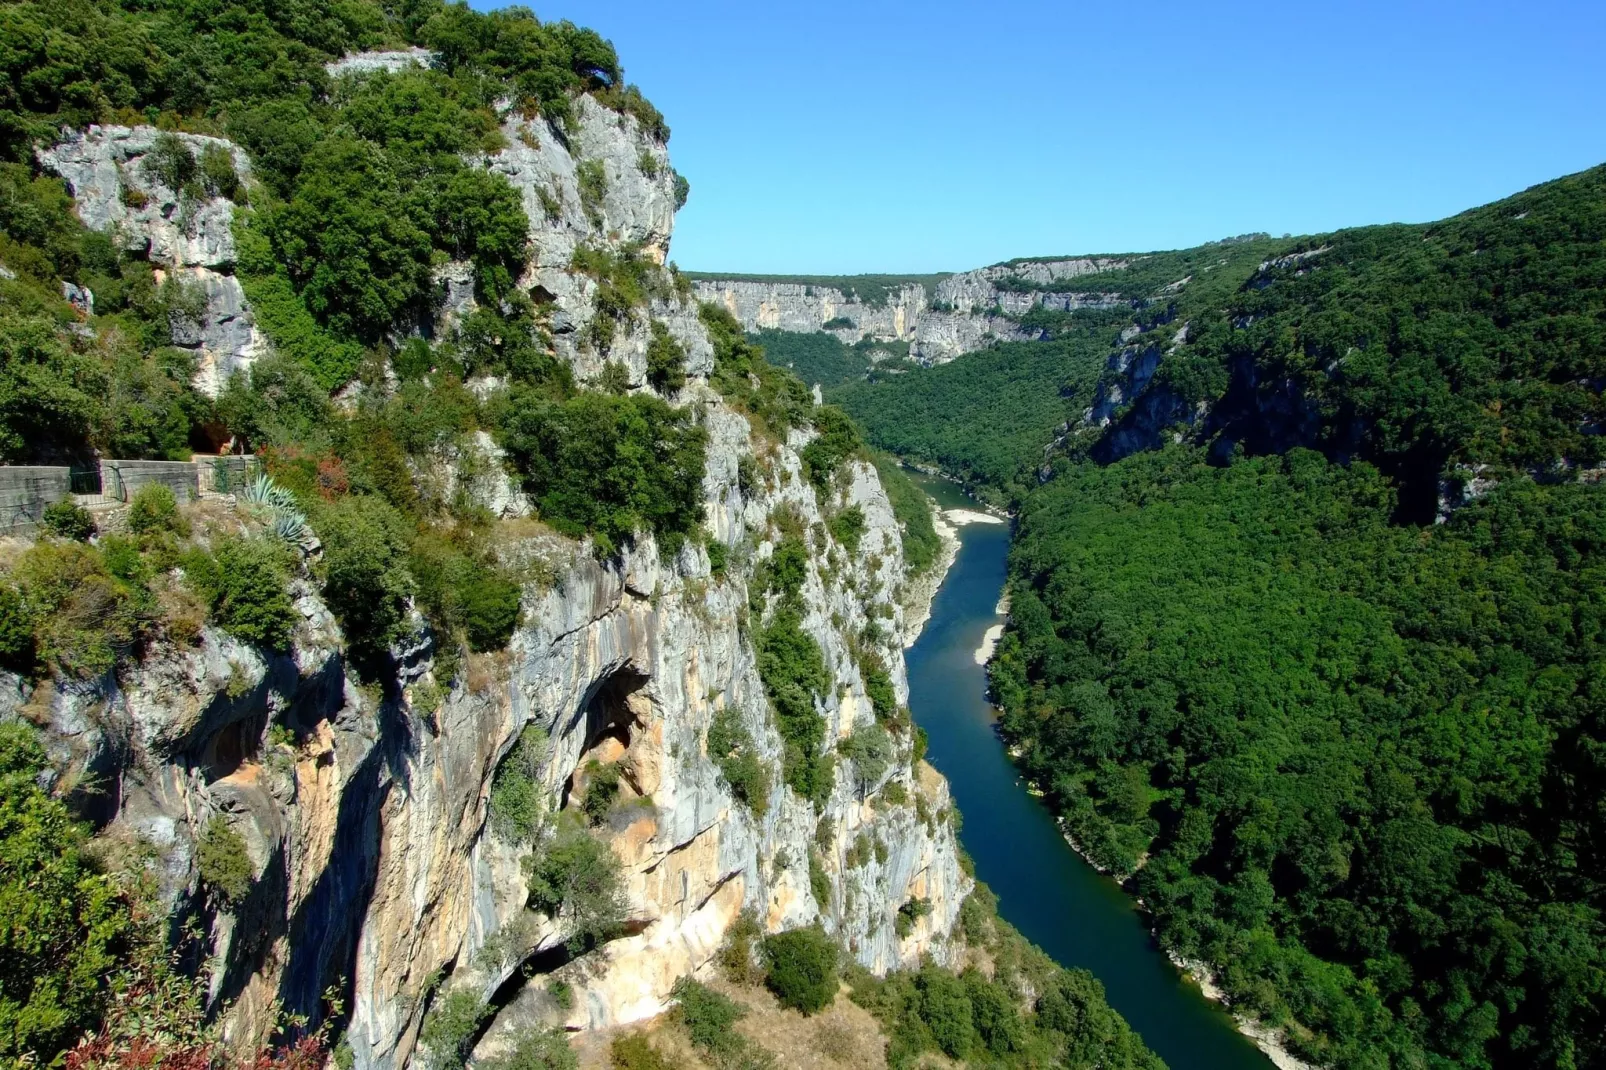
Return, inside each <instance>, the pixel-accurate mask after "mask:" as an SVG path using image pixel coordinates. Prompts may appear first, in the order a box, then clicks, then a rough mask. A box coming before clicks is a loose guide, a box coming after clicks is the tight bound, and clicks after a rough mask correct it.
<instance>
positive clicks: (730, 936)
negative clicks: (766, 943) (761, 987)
mask: <svg viewBox="0 0 1606 1070" xmlns="http://www.w3.org/2000/svg"><path fill="white" fill-rule="evenodd" d="M763 935H764V927H763V926H761V925H760V924H759V923H758V915H757V914H755V913H754V912H753V911H752V909H751V908H749V909H747V910H744V911H742V912H741V913H740V914H738V915H737V916H736V920H735V921H733V922H731V925H730V928H729V929H726V930H725V946H724V947H722V948H720V949H719V965H720V969H721V970H723V971H724V973H725V977H726V978H727V979H728V980H730V981H731V982H732V983H734V984H739V985H750V984H754V983H756V982H758V981H760V980H762V979H763V971H762V970H761V969H759V966H758V963H757V962H756V961H755V953H756V952H757V950H758V948H757V946H756V945H757V942H758V941H759V939H760V938H761V937H763Z"/></svg>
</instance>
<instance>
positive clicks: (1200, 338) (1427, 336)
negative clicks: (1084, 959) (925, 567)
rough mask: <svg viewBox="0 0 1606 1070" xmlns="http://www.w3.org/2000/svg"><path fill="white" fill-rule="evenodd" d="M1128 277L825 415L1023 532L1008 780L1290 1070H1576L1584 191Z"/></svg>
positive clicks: (1599, 835) (1593, 841) (1595, 434)
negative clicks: (1048, 337) (1212, 979)
mask: <svg viewBox="0 0 1606 1070" xmlns="http://www.w3.org/2000/svg"><path fill="white" fill-rule="evenodd" d="M1120 259H1121V260H1123V261H1125V262H1126V263H1127V265H1128V266H1126V267H1124V268H1120V269H1116V270H1104V271H1099V272H1097V273H1092V274H1087V275H1084V276H1080V277H1078V278H1075V279H1072V280H1068V281H1065V282H1062V283H1060V284H1058V288H1060V289H1075V290H1080V291H1082V292H1085V293H1088V294H1098V295H1106V296H1108V295H1114V296H1118V297H1120V298H1122V299H1127V300H1132V301H1134V302H1135V303H1136V305H1137V307H1136V308H1135V309H1134V310H1133V311H1132V312H1130V313H1125V312H1122V311H1119V310H1117V311H1113V312H1112V311H1097V310H1076V311H1070V312H1064V313H1055V312H1049V311H1046V310H1043V309H1041V308H1039V309H1034V310H1033V311H1032V312H1031V313H1029V314H1028V316H1029V318H1030V319H1031V322H1032V323H1033V324H1034V325H1038V326H1045V327H1049V328H1050V329H1051V330H1052V331H1053V333H1054V335H1055V338H1054V340H1053V341H1050V342H1042V343H1030V344H1024V345H1005V346H997V347H995V348H993V349H991V350H987V351H984V352H980V353H974V354H970V355H968V356H965V357H962V358H960V359H959V360H956V361H954V362H953V363H952V364H949V365H944V366H942V367H938V368H932V369H926V370H921V371H916V372H911V373H909V374H904V375H896V376H877V375H875V374H874V373H873V372H872V373H871V374H870V375H869V376H868V378H861V379H858V380H856V381H853V382H851V383H849V384H847V385H844V386H839V387H837V388H835V389H833V390H832V391H831V396H832V397H833V399H834V400H836V401H837V402H838V403H839V404H841V405H842V406H843V407H844V408H845V409H846V410H848V411H849V412H851V413H853V414H854V415H855V416H856V417H857V418H858V419H860V420H861V421H862V422H863V423H864V425H865V426H866V428H867V430H868V433H869V435H870V437H871V439H872V441H874V442H875V443H876V444H878V445H881V446H883V447H885V448H889V449H893V450H895V451H899V452H905V453H907V454H909V455H912V456H915V457H919V458H921V459H923V460H928V461H934V462H936V463H939V464H941V465H943V466H944V467H946V468H947V469H948V470H950V471H951V472H954V473H955V474H958V475H961V476H963V477H965V478H967V479H972V480H978V481H981V482H982V483H983V484H984V486H983V487H982V488H981V492H982V493H983V494H990V495H991V496H993V497H994V498H995V499H996V500H1002V501H1010V502H1014V503H1015V504H1016V505H1018V506H1019V508H1020V519H1019V529H1018V535H1017V543H1016V546H1015V549H1014V551H1013V556H1012V562H1011V580H1010V592H1011V597H1012V608H1011V618H1010V623H1009V628H1008V631H1007V632H1006V635H1005V637H1004V639H1003V641H1002V643H1001V644H1000V646H999V648H998V652H997V655H996V657H995V659H994V661H993V663H992V668H991V675H992V682H993V688H994V692H995V697H996V699H997V701H998V702H999V703H1000V704H1001V706H1002V709H1003V730H1004V733H1005V735H1006V737H1007V738H1008V740H1009V741H1010V742H1011V743H1012V744H1013V745H1015V746H1016V747H1018V748H1019V753H1020V758H1019V761H1020V764H1021V766H1022V769H1023V770H1024V771H1025V772H1026V773H1027V774H1028V775H1029V776H1030V777H1031V778H1032V779H1033V780H1035V781H1036V783H1037V784H1038V785H1039V786H1040V787H1041V788H1042V789H1043V790H1044V791H1045V792H1046V794H1047V798H1048V801H1049V802H1050V804H1051V805H1052V806H1054V807H1055V808H1056V809H1057V810H1058V811H1059V812H1060V813H1061V814H1062V815H1063V817H1064V821H1065V826H1066V828H1067V831H1068V832H1069V833H1070V834H1071V835H1072V836H1073V838H1074V839H1075V840H1076V842H1077V843H1078V845H1079V847H1080V848H1081V849H1082V850H1083V852H1084V853H1085V854H1087V855H1088V856H1089V857H1090V858H1091V859H1093V860H1094V861H1096V862H1097V863H1098V864H1100V865H1101V866H1104V867H1107V868H1109V869H1110V870H1112V871H1114V872H1115V873H1117V874H1120V875H1122V876H1123V877H1126V876H1130V882H1129V887H1130V888H1131V890H1132V891H1133V892H1134V893H1135V894H1136V895H1139V896H1141V897H1142V899H1143V901H1144V903H1145V905H1146V906H1147V908H1148V909H1149V910H1151V911H1152V912H1153V915H1154V918H1155V921H1156V925H1157V930H1158V934H1159V937H1160V939H1161V941H1162V942H1163V943H1164V944H1166V945H1167V946H1168V947H1169V948H1171V949H1173V950H1174V951H1176V952H1178V953H1180V954H1181V955H1183V956H1185V957H1188V958H1193V959H1198V960H1202V961H1203V962H1204V963H1206V964H1207V965H1208V967H1209V969H1210V970H1212V971H1213V972H1214V973H1215V974H1216V976H1217V978H1218V980H1219V981H1220V982H1221V984H1222V987H1223V988H1225V989H1226V991H1227V992H1228V993H1229V995H1230V996H1231V998H1232V999H1233V1001H1234V1002H1235V1004H1236V1005H1237V1006H1239V1007H1240V1008H1241V1009H1244V1010H1246V1011H1248V1012H1249V1013H1251V1014H1253V1015H1255V1016H1258V1017H1261V1018H1263V1019H1265V1020H1267V1021H1269V1022H1272V1023H1274V1024H1278V1025H1281V1026H1283V1027H1284V1028H1285V1031H1286V1034H1287V1041H1288V1044H1289V1046H1290V1047H1291V1048H1292V1049H1293V1050H1294V1051H1296V1052H1297V1053H1299V1054H1301V1055H1303V1056H1305V1057H1307V1058H1309V1059H1311V1060H1312V1061H1314V1062H1316V1063H1317V1064H1320V1065H1333V1066H1346V1067H1347V1066H1369V1067H1370V1066H1375V1067H1384V1066H1394V1067H1409V1066H1423V1065H1447V1066H1450V1065H1453V1066H1466V1067H1481V1066H1495V1067H1513V1068H1515V1067H1530V1066H1546V1067H1582V1066H1592V1065H1598V1064H1599V1063H1600V1062H1601V1061H1602V1060H1603V1059H1606V1049H1603V1048H1602V1041H1601V1038H1602V1036H1603V1033H1606V922H1603V918H1606V914H1603V911H1606V854H1603V850H1606V808H1603V806H1602V802H1601V793H1600V786H1601V785H1602V784H1606V706H1603V705H1602V698H1601V695H1600V694H1599V691H1600V688H1599V678H1600V675H1601V673H1602V670H1603V668H1606V662H1603V661H1602V651H1601V649H1600V644H1601V640H1602V635H1603V622H1602V620H1601V619H1600V615H1599V607H1600V604H1601V603H1602V600H1603V598H1606V594H1603V592H1606V587H1603V581H1606V556H1603V549H1606V547H1603V544H1602V541H1601V540H1602V538H1603V537H1606V491H1603V490H1602V489H1601V488H1600V487H1599V486H1598V485H1597V483H1596V478H1597V476H1598V472H1597V471H1596V469H1595V466H1597V465H1599V464H1600V459H1601V445H1600V443H1601V441H1602V439H1601V438H1600V437H1599V433H1600V421H1601V416H1602V404H1603V403H1602V400H1601V390H1602V387H1603V384H1606V168H1597V169H1595V170H1592V171H1588V172H1584V173H1582V174H1578V175H1573V176H1570V177H1567V178H1564V179H1561V180H1558V181H1556V182H1552V183H1548V184H1546V185H1543V186H1539V187H1535V188H1534V189H1531V190H1528V191H1526V192H1524V193H1521V194H1518V195H1517V196H1515V197H1512V198H1509V199H1508V200H1505V201H1501V202H1499V203H1497V204H1492V205H1489V206H1486V207H1483V208H1478V209H1475V210H1473V211H1470V212H1467V213H1465V214H1463V215H1460V216H1457V217H1455V218H1452V219H1449V220H1445V221H1443V222H1441V223H1437V224H1431V225H1426V226H1383V227H1366V228H1360V229H1356V230H1349V231H1341V232H1338V233H1335V234H1330V235H1321V236H1316V237H1308V238H1300V239H1282V240H1275V239H1270V238H1268V237H1266V236H1264V235H1250V236H1246V237H1245V238H1243V239H1233V240H1230V241H1228V242H1224V243H1219V244H1217V245H1215V246H1210V247H1204V248H1201V249H1194V250H1183V251H1180V252H1175V253H1159V254H1150V255H1148V256H1135V255H1128V256H1123V257H1121V258H1120ZM1008 281H1009V280H1007V279H1006V280H1004V282H1001V283H1000V284H999V288H1000V289H1007V288H1008V285H1006V284H1007V283H1008ZM1021 285H1022V286H1026V287H1033V286H1035V285H1036V284H1032V283H1028V282H1026V281H1025V280H1022V282H1021ZM1117 336H1119V337H1117ZM1039 484H1041V485H1039ZM1446 520H1447V522H1445V521H1446ZM1436 521H1437V522H1436Z"/></svg>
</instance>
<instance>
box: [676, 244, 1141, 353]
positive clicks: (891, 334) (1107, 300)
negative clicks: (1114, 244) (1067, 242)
mask: <svg viewBox="0 0 1606 1070" xmlns="http://www.w3.org/2000/svg"><path fill="white" fill-rule="evenodd" d="M1127 265H1128V261H1126V260H1117V259H1111V258H1109V257H1080V258H1076V259H1065V260H1025V261H1011V262H1009V263H1007V264H995V265H993V266H991V267H985V268H977V269H975V270H973V271H964V272H960V273H959V274H956V275H949V276H946V277H945V278H943V279H941V280H940V281H938V282H937V283H936V285H935V287H933V289H932V291H931V292H929V293H928V292H927V289H926V286H925V285H924V284H922V283H918V282H910V283H907V284H905V285H903V286H900V287H898V288H897V289H896V290H891V291H889V292H887V293H886V295H885V298H884V300H882V301H879V302H875V301H867V300H864V299H863V298H861V297H860V296H859V295H858V294H856V293H854V292H851V287H847V284H846V283H844V286H843V287H838V286H831V285H825V284H818V283H804V282H796V281H786V280H782V279H776V280H773V281H769V280H763V279H750V278H707V277H705V278H700V279H699V280H698V281H697V283H696V287H697V296H698V297H700V298H701V299H702V300H704V301H714V302H717V303H719V304H722V305H724V306H725V308H726V309H728V310H729V311H730V313H731V314H732V315H733V316H735V317H736V319H737V321H738V322H740V323H741V324H742V326H743V327H745V328H746V329H747V330H749V331H757V330H766V329H767V330H781V331H797V332H801V333H811V332H816V331H823V332H824V333H827V334H832V335H835V336H836V337H837V338H838V339H840V340H841V341H843V342H845V343H847V344H850V345H851V344H853V343H856V342H859V341H862V340H864V339H869V340H871V341H877V342H907V343H909V356H910V357H911V358H912V359H914V360H917V361H919V362H920V363H922V364H927V365H931V364H945V363H947V362H948V361H950V360H953V359H954V358H955V357H957V356H961V355H962V354H965V353H970V352H974V351H975V350H978V349H982V348H985V347H987V346H989V345H992V344H994V343H996V342H1025V341H1036V340H1039V339H1041V338H1043V337H1045V334H1044V332H1043V331H1041V330H1039V329H1037V328H1033V327H1029V326H1025V325H1023V324H1022V323H1021V322H1020V318H1021V317H1022V316H1024V315H1026V314H1027V313H1028V312H1030V311H1032V310H1033V309H1034V308H1046V309H1049V310H1052V311H1060V312H1068V311H1072V310H1074V309H1079V308H1117V307H1122V306H1126V305H1128V304H1129V303H1130V302H1128V301H1126V300H1124V299H1122V298H1120V297H1119V296H1118V295H1113V294H1101V293H1088V292H1082V291H1064V290H1058V289H1056V287H1055V284H1056V283H1059V282H1062V281H1063V280H1066V279H1073V278H1077V277H1079V276H1083V275H1090V274H1095V273H1097V272H1101V271H1111V270H1115V269H1118V268H1123V267H1126V266H1127ZM844 287H845V288H844Z"/></svg>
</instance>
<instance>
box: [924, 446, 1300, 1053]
mask: <svg viewBox="0 0 1606 1070" xmlns="http://www.w3.org/2000/svg"><path fill="white" fill-rule="evenodd" d="M917 478H918V479H919V481H920V483H921V485H922V486H923V487H925V489H926V491H927V493H929V494H931V495H932V496H933V497H934V498H936V499H937V501H938V504H940V505H941V506H942V507H943V508H945V509H951V508H967V507H968V508H975V507H976V506H975V503H974V502H972V501H971V500H970V499H968V498H966V497H965V496H964V495H963V494H962V493H961V492H960V491H959V490H958V488H957V487H955V486H954V485H953V484H951V483H947V482H944V481H942V480H938V479H932V478H927V477H917ZM959 537H960V540H961V547H960V550H959V555H958V557H957V558H956V560H955V561H954V564H953V568H952V569H951V570H950V571H949V573H948V578H947V580H946V581H945V582H944V583H943V585H942V588H941V589H940V590H939V591H938V592H937V597H936V600H935V602H934V603H933V605H932V609H931V620H930V621H929V622H927V624H926V628H925V630H924V631H923V632H922V633H921V635H920V638H919V639H918V640H917V641H916V642H915V645H914V646H913V647H911V648H910V649H909V651H908V653H907V660H908V666H909V707H910V709H911V710H912V711H913V713H914V719H915V721H916V722H917V723H918V724H919V725H920V726H921V727H922V728H924V729H925V730H926V733H927V735H929V736H930V740H931V745H930V749H929V750H928V752H927V760H928V761H930V762H931V764H932V765H934V766H936V767H937V769H938V770H940V771H941V772H942V773H943V775H945V776H946V777H947V778H948V783H949V784H950V786H951V787H952V789H953V794H954V800H955V801H956V802H957V803H958V805H959V810H960V813H961V814H962V815H963V816H964V825H963V828H962V829H961V831H960V836H959V838H960V840H961V842H962V843H963V844H964V847H965V850H966V851H968V852H969V853H970V856H971V857H972V858H973V859H975V862H976V876H977V877H978V878H979V879H981V880H983V881H985V882H986V883H987V884H988V886H989V887H991V888H992V890H993V892H994V893H995V894H996V895H997V896H998V912H999V914H1001V915H1002V916H1003V917H1004V919H1005V920H1007V921H1008V922H1009V923H1010V924H1011V925H1013V926H1015V928H1017V929H1019V930H1020V931H1021V932H1022V933H1023V934H1024V935H1025V936H1026V938H1027V939H1028V940H1030V941H1032V942H1033V943H1035V944H1036V945H1037V946H1039V947H1041V948H1042V949H1043V950H1044V951H1046V952H1047V953H1048V954H1049V955H1050V956H1052V957H1053V958H1054V960H1055V961H1056V962H1059V963H1060V964H1061V965H1063V966H1073V967H1081V968H1082V969H1085V970H1088V971H1090V972H1091V973H1092V974H1093V975H1094V976H1095V977H1097V978H1098V979H1099V980H1100V981H1101V982H1103V984H1104V990H1105V993H1106V995H1107V996H1108V997H1109V1001H1110V1005H1111V1006H1113V1007H1114V1008H1115V1009H1116V1010H1117V1011H1119V1012H1120V1013H1121V1015H1122V1016H1123V1017H1125V1018H1126V1020H1127V1022H1129V1023H1130V1024H1131V1026H1132V1028H1133V1029H1136V1030H1137V1031H1138V1033H1140V1034H1141V1035H1142V1037H1143V1040H1144V1042H1145V1043H1146V1044H1148V1046H1149V1048H1150V1049H1151V1050H1153V1051H1154V1052H1155V1053H1156V1054H1158V1055H1159V1056H1160V1058H1162V1059H1164V1060H1165V1061H1166V1063H1167V1064H1168V1065H1169V1066H1170V1067H1171V1070H1268V1068H1269V1067H1270V1066H1271V1061H1270V1060H1269V1059H1268V1058H1267V1057H1266V1056H1265V1055H1263V1054H1262V1053H1261V1052H1260V1050H1259V1049H1258V1048H1256V1047H1255V1045H1254V1043H1253V1042H1252V1041H1251V1040H1249V1038H1247V1037H1245V1036H1244V1035H1243V1034H1241V1033H1239V1032H1238V1030H1237V1029H1236V1027H1235V1026H1234V1024H1233V1021H1232V1018H1231V1016H1229V1015H1228V1014H1227V1012H1226V1011H1225V1010H1223V1009H1222V1008H1221V1007H1220V1006H1219V1005H1218V1004H1215V1003H1212V1002H1211V1001H1210V1000H1207V999H1205V997H1204V995H1203V994H1202V993H1201V992H1200V991H1199V989H1198V988H1197V987H1196V986H1194V985H1192V984H1190V983H1188V982H1187V981H1186V980H1184V978H1183V977H1182V975H1181V974H1180V973H1179V972H1178V970H1177V969H1176V967H1174V966H1173V965H1172V964H1171V962H1170V961H1169V960H1168V959H1167V958H1166V957H1165V955H1164V953H1162V952H1161V951H1160V949H1159V947H1157V946H1156V945H1155V943H1154V940H1153V939H1152V938H1151V937H1150V935H1149V931H1148V929H1147V928H1146V926H1145V925H1144V921H1143V918H1142V916H1141V915H1140V914H1139V913H1138V912H1137V910H1136V909H1135V908H1134V905H1133V901H1132V900H1131V899H1130V898H1129V897H1128V896H1127V895H1126V894H1125V893H1124V892H1122V891H1121V889H1120V888H1119V887H1118V886H1117V885H1116V883H1115V882H1114V881H1112V880H1110V879H1109V878H1108V877H1105V876H1102V875H1100V874H1099V873H1098V871H1096V870H1095V869H1093V867H1091V866H1089V865H1088V864H1087V863H1086V862H1084V861H1083V860H1082V858H1081V856H1079V855H1078V854H1077V853H1076V852H1075V851H1073V850H1071V848H1070V846H1069V845H1068V844H1067V843H1066V842H1065V840H1064V838H1063V837H1062V836H1061V835H1060V832H1059V829H1058V827H1057V826H1056V825H1055V823H1054V820H1053V818H1052V817H1051V816H1050V815H1049V813H1048V811H1047V810H1046V809H1045V808H1044V807H1043V805H1042V804H1041V803H1040V802H1038V800H1036V799H1035V798H1033V797H1032V796H1031V795H1029V794H1027V792H1026V787H1025V785H1024V784H1023V783H1022V782H1021V781H1020V779H1019V778H1018V777H1017V775H1016V771H1015V768H1014V766H1013V765H1012V764H1011V763H1010V761H1009V757H1008V755H1006V754H1005V753H1004V748H1003V747H1002V746H1001V745H1000V743H999V741H998V737H997V736H996V735H995V734H994V731H993V721H994V714H993V709H992V706H991V705H989V704H988V702H987V699H986V694H985V692H986V687H987V678H986V672H985V670H984V669H983V668H982V666H980V665H978V664H976V659H975V652H976V648H977V647H979V646H980V645H981V643H982V636H983V634H984V633H985V632H986V630H987V629H988V628H989V627H990V626H992V625H994V624H997V623H1000V622H1001V621H1002V619H1003V618H1002V617H1001V616H1000V615H998V613H997V612H996V606H997V604H998V600H999V597H1000V595H1001V594H1002V592H1003V588H1004V575H1005V559H1006V556H1007V554H1008V551H1009V528H1008V527H1007V526H1005V525H1002V524H970V525H967V526H965V527H962V528H960V529H959Z"/></svg>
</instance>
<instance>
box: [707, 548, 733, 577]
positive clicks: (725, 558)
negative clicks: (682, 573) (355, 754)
mask: <svg viewBox="0 0 1606 1070" xmlns="http://www.w3.org/2000/svg"><path fill="white" fill-rule="evenodd" d="M729 561H730V548H729V547H728V546H726V545H725V544H724V543H723V542H721V541H719V540H718V539H715V538H710V539H709V540H708V574H709V575H710V576H712V577H714V579H716V580H722V579H724V578H725V569H726V567H727V564H728V562H729Z"/></svg>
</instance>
